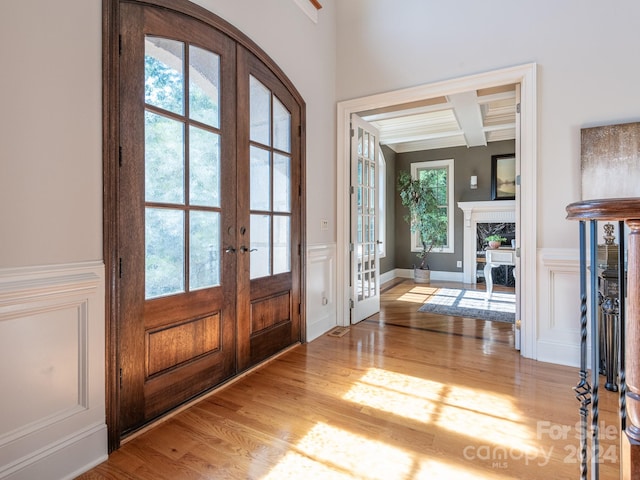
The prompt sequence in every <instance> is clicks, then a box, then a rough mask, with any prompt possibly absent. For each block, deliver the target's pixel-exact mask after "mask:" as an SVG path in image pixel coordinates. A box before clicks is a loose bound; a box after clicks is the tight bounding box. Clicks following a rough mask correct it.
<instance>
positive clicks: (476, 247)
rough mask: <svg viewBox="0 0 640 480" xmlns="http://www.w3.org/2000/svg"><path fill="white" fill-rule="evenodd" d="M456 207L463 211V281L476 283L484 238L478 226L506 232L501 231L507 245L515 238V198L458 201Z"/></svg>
mask: <svg viewBox="0 0 640 480" xmlns="http://www.w3.org/2000/svg"><path fill="white" fill-rule="evenodd" d="M458 207H459V208H460V209H461V210H462V211H463V212H464V229H463V230H464V238H463V256H462V266H463V272H462V277H463V281H464V283H476V281H477V280H476V266H477V258H478V252H479V251H482V250H483V249H484V245H483V240H484V238H482V236H481V235H478V228H479V227H478V226H479V225H481V227H480V228H481V229H492V228H495V229H500V230H502V231H504V232H505V233H506V232H508V233H509V234H508V235H506V234H504V233H503V234H502V236H503V237H506V238H507V239H508V243H507V244H508V245H509V244H510V243H511V240H512V239H513V240H515V221H516V205H515V200H495V201H490V202H458ZM486 225H489V226H486ZM483 231H484V230H483ZM495 233H500V232H497V231H496V232H495ZM503 243H506V242H503Z"/></svg>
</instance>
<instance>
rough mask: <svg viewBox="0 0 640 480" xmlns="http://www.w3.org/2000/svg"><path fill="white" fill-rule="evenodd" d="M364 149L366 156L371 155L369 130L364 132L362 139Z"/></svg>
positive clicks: (363, 153)
mask: <svg viewBox="0 0 640 480" xmlns="http://www.w3.org/2000/svg"><path fill="white" fill-rule="evenodd" d="M362 143H363V146H364V151H363V152H362V155H363V156H364V157H365V158H366V157H368V156H369V132H364V139H363V140H362Z"/></svg>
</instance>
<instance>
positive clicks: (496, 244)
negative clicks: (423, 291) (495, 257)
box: [489, 241, 502, 250]
mask: <svg viewBox="0 0 640 480" xmlns="http://www.w3.org/2000/svg"><path fill="white" fill-rule="evenodd" d="M500 245H502V242H495V241H492V242H489V248H490V249H492V250H493V249H496V248H500Z"/></svg>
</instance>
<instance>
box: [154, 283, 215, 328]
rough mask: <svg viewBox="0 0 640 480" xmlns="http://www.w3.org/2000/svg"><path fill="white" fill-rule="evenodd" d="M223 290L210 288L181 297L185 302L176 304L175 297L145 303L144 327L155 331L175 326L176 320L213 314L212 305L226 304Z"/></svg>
mask: <svg viewBox="0 0 640 480" xmlns="http://www.w3.org/2000/svg"><path fill="white" fill-rule="evenodd" d="M222 290H223V289H222V288H208V289H206V290H196V291H195V292H189V293H184V294H182V295H181V297H183V301H181V302H176V301H175V299H174V298H173V296H169V297H164V298H156V299H154V300H149V301H146V302H145V305H144V327H145V329H147V330H149V329H154V328H158V327H162V326H168V325H171V324H173V323H174V322H175V321H176V319H185V318H194V317H196V316H198V317H200V316H202V315H203V314H211V313H213V312H214V310H212V305H221V304H222V303H223V302H224V298H223V291H222Z"/></svg>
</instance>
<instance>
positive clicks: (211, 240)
mask: <svg viewBox="0 0 640 480" xmlns="http://www.w3.org/2000/svg"><path fill="white" fill-rule="evenodd" d="M150 3H154V2H150ZM159 3H162V2H159ZM178 3H181V4H185V5H188V8H187V10H190V11H196V10H197V9H196V7H194V6H192V5H191V4H188V2H178ZM172 5H173V4H172ZM189 5H190V6H189ZM197 12H198V15H200V14H201V13H202V12H201V11H199V10H198V11H197ZM198 15H196V17H197V16H198ZM118 27H119V36H120V54H119V67H118V72H119V92H118V99H119V109H118V112H119V114H118V118H119V126H118V132H119V134H118V136H119V145H120V154H119V159H118V165H119V166H118V167H117V169H116V170H117V195H116V197H117V200H116V210H115V215H114V222H115V223H116V225H117V227H116V232H117V234H116V237H117V238H116V242H115V243H116V248H117V263H118V264H117V266H116V270H117V273H115V278H114V282H115V289H114V291H115V298H116V302H115V304H116V310H117V313H116V323H115V325H116V330H117V332H116V338H117V342H116V351H115V357H116V368H117V369H118V372H119V378H118V383H119V385H117V386H116V388H117V389H118V395H117V402H116V405H117V411H118V413H117V422H118V424H119V425H118V432H119V434H120V435H126V434H127V433H128V432H131V431H134V430H136V429H137V428H139V427H140V426H142V425H144V424H146V423H148V422H149V421H151V420H153V419H154V418H157V417H158V416H160V415H162V414H163V413H166V412H167V411H169V410H171V409H173V408H175V407H176V406H178V405H180V404H182V403H184V402H186V401H188V400H190V399H192V398H194V397H196V396H198V395H200V394H202V393H203V392H205V391H207V390H209V389H211V388H212V387H214V386H216V385H219V384H220V383H222V382H224V381H225V380H227V379H229V378H231V377H233V376H234V375H236V374H238V373H239V372H242V371H243V370H246V369H247V368H249V367H251V366H253V365H255V364H257V363H259V362H260V361H262V360H264V359H266V358H268V357H269V356H271V355H273V354H275V353H277V352H278V351H280V350H282V349H284V348H286V347H287V346H289V345H291V344H293V343H295V342H299V341H301V317H302V315H301V302H302V294H301V292H302V273H301V272H302V262H301V251H302V216H303V209H302V188H301V183H302V166H301V164H302V127H301V125H302V117H303V111H304V104H303V103H302V102H301V100H300V98H299V97H298V96H297V94H296V95H294V94H293V93H292V92H291V86H290V85H286V84H285V83H283V81H281V79H280V78H279V75H278V74H277V73H276V71H277V68H275V70H274V67H273V65H271V66H268V65H266V64H265V58H266V57H261V58H258V57H256V56H255V55H254V54H253V53H251V52H250V51H249V50H248V49H247V48H246V47H245V46H243V45H244V44H246V43H247V40H246V39H242V40H243V42H238V41H237V40H236V39H234V38H232V36H230V35H229V34H228V33H229V32H223V31H221V30H218V29H217V28H215V27H214V26H213V25H211V24H209V23H207V22H206V21H203V20H202V18H201V17H198V19H196V18H194V17H191V16H188V15H185V14H182V13H179V12H177V11H173V10H171V9H169V8H167V7H166V5H165V4H164V3H162V6H153V5H150V4H149V3H145V4H143V3H139V2H121V3H120V10H119V26H118ZM241 43H242V44H241ZM249 43H250V42H249ZM280 74H281V73H280Z"/></svg>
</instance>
